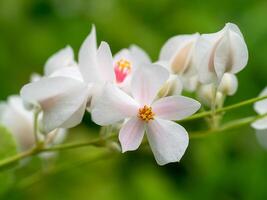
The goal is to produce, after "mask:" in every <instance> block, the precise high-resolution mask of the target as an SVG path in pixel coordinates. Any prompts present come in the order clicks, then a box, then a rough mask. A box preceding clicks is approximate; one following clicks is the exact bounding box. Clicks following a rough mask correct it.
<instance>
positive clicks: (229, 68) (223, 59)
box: [196, 23, 248, 83]
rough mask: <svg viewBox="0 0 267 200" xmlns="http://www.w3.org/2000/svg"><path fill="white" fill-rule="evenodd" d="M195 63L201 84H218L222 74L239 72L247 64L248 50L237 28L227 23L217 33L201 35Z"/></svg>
mask: <svg viewBox="0 0 267 200" xmlns="http://www.w3.org/2000/svg"><path fill="white" fill-rule="evenodd" d="M196 62H197V68H198V71H199V80H200V81H201V82H202V83H211V82H213V81H217V82H220V80H221V78H222V76H223V74H224V73H226V72H228V73H231V74H236V73H238V72H239V71H241V70H242V69H243V68H244V67H245V66H246V65H247V62H248V49H247V45H246V43H245V40H244V38H243V35H242V33H241V32H240V30H239V28H238V27H237V26H236V25H235V24H232V23H227V24H226V25H225V27H224V28H223V29H222V30H221V31H219V32H217V33H210V34H202V35H201V36H200V38H199V39H198V41H197V43H196Z"/></svg>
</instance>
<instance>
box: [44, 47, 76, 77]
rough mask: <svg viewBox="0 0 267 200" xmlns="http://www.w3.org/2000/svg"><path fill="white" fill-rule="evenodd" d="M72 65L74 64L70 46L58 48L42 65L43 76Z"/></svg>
mask: <svg viewBox="0 0 267 200" xmlns="http://www.w3.org/2000/svg"><path fill="white" fill-rule="evenodd" d="M73 65H76V62H75V60H74V53H73V50H72V48H71V47H70V46H67V47H65V48H64V49H61V50H59V51H58V52H57V53H55V54H54V55H52V56H51V57H50V58H49V59H48V60H47V62H46V63H45V67H44V74H45V76H48V75H50V74H52V73H53V72H55V71H57V70H58V69H61V68H62V67H67V66H73Z"/></svg>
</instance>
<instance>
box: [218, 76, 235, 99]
mask: <svg viewBox="0 0 267 200" xmlns="http://www.w3.org/2000/svg"><path fill="white" fill-rule="evenodd" d="M237 88H238V80H237V78H236V76H235V75H234V74H229V73H225V74H224V75H223V77H222V80H221V82H220V84H219V87H218V90H219V91H220V92H221V93H223V94H225V95H229V96H232V95H234V94H235V93H236V91H237Z"/></svg>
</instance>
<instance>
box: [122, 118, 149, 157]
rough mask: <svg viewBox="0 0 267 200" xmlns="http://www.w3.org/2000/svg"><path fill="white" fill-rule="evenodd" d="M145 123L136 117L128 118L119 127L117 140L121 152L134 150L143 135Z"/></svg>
mask: <svg viewBox="0 0 267 200" xmlns="http://www.w3.org/2000/svg"><path fill="white" fill-rule="evenodd" d="M144 132H145V125H144V123H143V122H142V121H141V120H140V119H138V118H137V117H133V118H130V119H129V120H128V121H127V122H126V123H125V124H124V125H123V126H122V128H121V130H120V133H119V140H120V143H121V147H122V152H123V153H124V152H126V151H133V150H136V149H137V148H138V147H139V146H140V144H141V142H142V139H143V137H144Z"/></svg>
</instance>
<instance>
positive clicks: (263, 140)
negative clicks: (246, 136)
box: [256, 129, 267, 150]
mask: <svg viewBox="0 0 267 200" xmlns="http://www.w3.org/2000/svg"><path fill="white" fill-rule="evenodd" d="M256 137H257V140H258V142H259V144H260V145H261V146H262V147H263V148H264V149H266V150H267V129H263V130H257V131H256Z"/></svg>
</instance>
